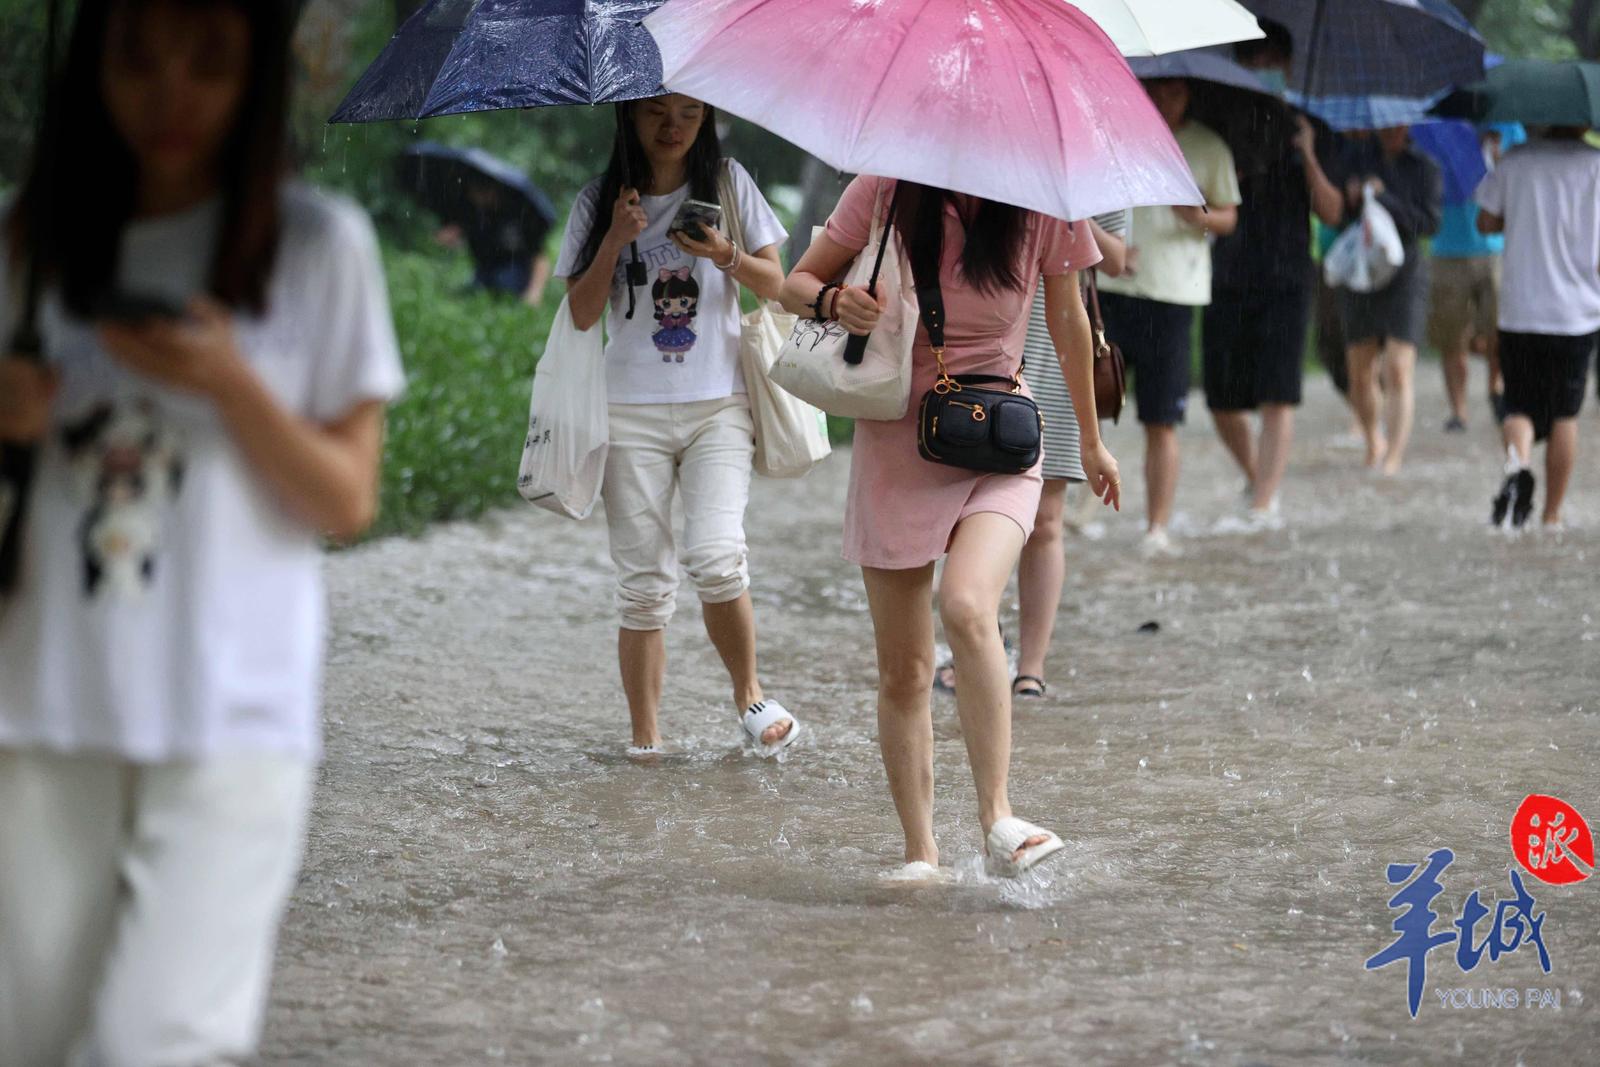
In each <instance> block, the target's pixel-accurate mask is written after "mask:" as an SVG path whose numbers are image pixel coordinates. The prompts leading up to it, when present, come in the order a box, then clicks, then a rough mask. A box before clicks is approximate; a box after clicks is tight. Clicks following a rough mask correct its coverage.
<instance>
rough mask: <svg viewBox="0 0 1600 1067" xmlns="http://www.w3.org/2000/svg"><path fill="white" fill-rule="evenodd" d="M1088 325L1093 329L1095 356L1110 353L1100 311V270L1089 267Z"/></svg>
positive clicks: (1103, 317)
mask: <svg viewBox="0 0 1600 1067" xmlns="http://www.w3.org/2000/svg"><path fill="white" fill-rule="evenodd" d="M1089 327H1090V329H1091V330H1093V331H1094V354H1095V358H1097V359H1098V358H1100V357H1102V356H1108V355H1110V354H1111V343H1110V342H1109V341H1107V340H1106V317H1105V315H1103V314H1101V312H1100V272H1099V271H1097V270H1095V269H1094V268H1093V267H1090V268H1089Z"/></svg>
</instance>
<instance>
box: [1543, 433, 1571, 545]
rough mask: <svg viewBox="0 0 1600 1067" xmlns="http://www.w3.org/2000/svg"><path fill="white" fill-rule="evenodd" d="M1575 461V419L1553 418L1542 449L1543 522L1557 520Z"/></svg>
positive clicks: (1557, 521) (1549, 523) (1551, 523)
mask: <svg viewBox="0 0 1600 1067" xmlns="http://www.w3.org/2000/svg"><path fill="white" fill-rule="evenodd" d="M1577 461H1578V420H1577V419H1557V420H1556V421H1555V425H1553V426H1551V427H1550V440H1549V441H1547V442H1546V443H1545V449H1544V523H1545V525H1546V526H1554V525H1556V524H1557V523H1559V522H1560V521H1561V505H1562V504H1564V503H1565V502H1566V499H1567V486H1568V484H1570V483H1571V481H1572V468H1573V466H1574V465H1575V464H1576V463H1577Z"/></svg>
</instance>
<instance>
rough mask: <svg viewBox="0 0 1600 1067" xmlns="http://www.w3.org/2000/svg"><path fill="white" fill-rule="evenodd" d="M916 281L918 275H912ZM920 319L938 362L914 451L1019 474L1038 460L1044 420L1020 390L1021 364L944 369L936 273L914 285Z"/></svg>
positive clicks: (940, 295) (967, 466)
mask: <svg viewBox="0 0 1600 1067" xmlns="http://www.w3.org/2000/svg"><path fill="white" fill-rule="evenodd" d="M918 282H919V283H920V282H921V279H920V278H919V279H918ZM917 300H918V302H919V303H920V304H921V305H922V307H921V312H922V324H923V326H925V327H926V328H927V331H928V341H929V343H931V344H932V345H933V355H934V358H935V359H937V360H938V361H939V380H938V381H937V382H935V383H934V386H933V388H932V389H930V390H928V392H926V393H924V394H923V397H922V408H921V411H920V412H919V415H918V421H917V451H918V452H920V453H921V454H922V458H923V459H926V460H930V461H932V462H934V463H943V464H944V465H946V466H948V467H961V468H963V469H965V470H974V471H983V472H985V473H988V474H1022V473H1024V472H1026V471H1029V470H1031V469H1033V466H1034V464H1036V463H1038V462H1039V455H1040V451H1041V447H1042V445H1041V442H1042V440H1043V436H1044V419H1043V417H1042V416H1041V415H1040V414H1039V406H1038V405H1037V404H1035V403H1034V402H1033V401H1032V400H1031V399H1029V398H1028V397H1026V396H1023V395H1022V369H1021V367H1019V368H1018V369H1017V373H1016V375H1015V376H1013V377H1011V378H1002V377H999V376H998V375H993V374H958V375H955V376H953V377H952V376H951V375H950V374H948V373H947V372H946V371H945V369H944V322H945V319H944V293H943V291H942V290H941V289H940V288H939V280H938V278H937V277H935V278H934V279H933V282H932V284H931V285H929V286H926V287H923V286H921V285H920V284H919V285H918V287H917Z"/></svg>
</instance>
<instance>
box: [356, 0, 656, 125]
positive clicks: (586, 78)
mask: <svg viewBox="0 0 1600 1067" xmlns="http://www.w3.org/2000/svg"><path fill="white" fill-rule="evenodd" d="M659 6H661V0H488V2H485V0H431V2H430V3H428V4H427V5H426V6H424V7H423V8H422V9H421V10H420V11H418V12H417V13H416V14H415V15H412V16H411V17H410V18H409V19H407V20H406V22H405V25H403V26H401V27H400V30H399V32H398V33H396V34H395V35H394V37H393V38H392V39H391V40H390V41H389V44H388V45H387V46H386V47H385V48H384V50H383V51H382V52H381V53H379V55H378V58H377V59H375V60H374V61H373V62H372V65H371V66H369V67H368V68H367V69H366V71H365V72H364V73H363V74H362V75H361V78H360V80H358V81H357V82H356V84H355V87H354V88H352V89H351V90H350V93H349V95H347V96H346V97H345V99H344V102H343V103H341V104H340V105H339V109H338V110H337V111H335V112H334V113H333V117H332V118H331V119H330V120H329V121H330V122H381V121H385V120H393V119H425V118H433V117H435V116H438V115H456V114H461V113H463V112H469V111H494V110H498V109H501V108H522V107H548V106H552V105H560V104H605V103H612V102H616V101H620V100H639V99H643V98H645V97H649V96H658V95H660V94H661V92H662V91H663V90H662V88H661V56H660V54H659V53H658V52H657V51H656V47H655V42H654V41H653V40H652V39H651V37H650V35H649V34H648V33H646V32H645V30H644V29H643V27H641V26H640V25H639V21H640V20H641V19H643V18H644V17H645V16H646V15H648V14H649V13H650V12H652V11H654V10H655V9H656V8H657V7H659Z"/></svg>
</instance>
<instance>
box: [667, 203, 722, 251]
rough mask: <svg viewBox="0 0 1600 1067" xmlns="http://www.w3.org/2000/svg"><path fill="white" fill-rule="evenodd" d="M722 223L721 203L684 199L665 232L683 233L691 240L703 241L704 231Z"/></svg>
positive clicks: (704, 237)
mask: <svg viewBox="0 0 1600 1067" xmlns="http://www.w3.org/2000/svg"><path fill="white" fill-rule="evenodd" d="M721 224H722V205H721V204H710V203H707V202H706V201H704V200H685V201H684V202H683V203H682V204H680V205H678V213H677V214H676V215H674V216H673V217H672V222H671V223H670V224H669V225H668V226H667V233H669V234H671V233H683V234H685V235H687V236H688V238H689V239H690V240H691V241H704V240H705V239H706V231H707V230H714V229H716V228H717V227H718V226H720V225H721Z"/></svg>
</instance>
